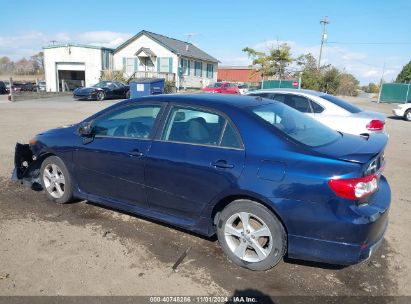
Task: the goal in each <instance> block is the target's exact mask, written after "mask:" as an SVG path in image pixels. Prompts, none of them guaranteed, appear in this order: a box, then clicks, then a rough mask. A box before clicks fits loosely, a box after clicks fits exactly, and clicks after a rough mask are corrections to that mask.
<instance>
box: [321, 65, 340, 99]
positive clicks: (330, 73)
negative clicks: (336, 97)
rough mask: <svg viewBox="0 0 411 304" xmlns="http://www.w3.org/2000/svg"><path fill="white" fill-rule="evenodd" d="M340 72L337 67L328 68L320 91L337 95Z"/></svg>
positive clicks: (322, 78)
mask: <svg viewBox="0 0 411 304" xmlns="http://www.w3.org/2000/svg"><path fill="white" fill-rule="evenodd" d="M340 74H341V73H340V71H339V70H338V69H337V68H336V67H328V68H326V70H325V72H324V74H323V75H322V77H321V89H320V91H323V92H326V93H329V94H336V93H337V90H338V87H339V85H340Z"/></svg>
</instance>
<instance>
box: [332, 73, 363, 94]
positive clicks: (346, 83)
mask: <svg viewBox="0 0 411 304" xmlns="http://www.w3.org/2000/svg"><path fill="white" fill-rule="evenodd" d="M339 78H340V84H339V85H338V88H337V94H338V95H345V96H357V95H358V88H359V87H358V85H359V84H360V82H359V81H358V80H357V79H356V78H355V77H354V76H353V75H352V74H348V73H342V74H340V76H339Z"/></svg>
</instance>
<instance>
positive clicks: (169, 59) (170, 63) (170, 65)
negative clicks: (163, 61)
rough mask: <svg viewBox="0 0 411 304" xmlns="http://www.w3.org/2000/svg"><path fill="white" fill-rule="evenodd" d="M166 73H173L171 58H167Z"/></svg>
mask: <svg viewBox="0 0 411 304" xmlns="http://www.w3.org/2000/svg"><path fill="white" fill-rule="evenodd" d="M168 72H169V73H173V57H169V58H168Z"/></svg>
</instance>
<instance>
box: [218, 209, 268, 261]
mask: <svg viewBox="0 0 411 304" xmlns="http://www.w3.org/2000/svg"><path fill="white" fill-rule="evenodd" d="M224 235H225V240H226V242H227V244H228V247H229V248H230V250H231V251H232V252H233V253H234V254H235V255H236V256H237V257H238V258H240V259H241V260H244V261H246V262H252V263H256V262H261V261H263V260H264V259H265V258H267V256H268V255H269V254H270V253H271V250H272V249H273V236H272V234H271V231H270V229H269V228H268V226H267V225H266V224H265V223H264V221H263V220H262V219H260V218H259V217H257V216H256V215H254V214H252V213H249V212H239V213H235V214H233V215H232V216H231V217H230V218H229V219H228V220H227V222H226V223H225V226H224Z"/></svg>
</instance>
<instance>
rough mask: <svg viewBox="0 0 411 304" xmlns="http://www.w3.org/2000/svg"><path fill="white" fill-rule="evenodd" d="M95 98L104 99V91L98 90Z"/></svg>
mask: <svg viewBox="0 0 411 304" xmlns="http://www.w3.org/2000/svg"><path fill="white" fill-rule="evenodd" d="M96 99H97V100H98V101H103V100H104V99H106V93H104V92H103V91H98V92H97V95H96Z"/></svg>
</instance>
